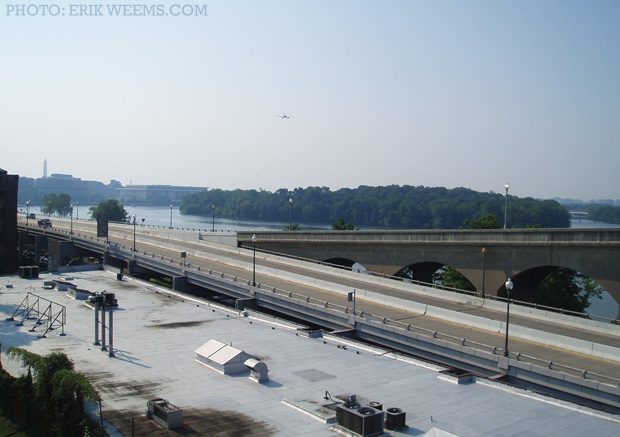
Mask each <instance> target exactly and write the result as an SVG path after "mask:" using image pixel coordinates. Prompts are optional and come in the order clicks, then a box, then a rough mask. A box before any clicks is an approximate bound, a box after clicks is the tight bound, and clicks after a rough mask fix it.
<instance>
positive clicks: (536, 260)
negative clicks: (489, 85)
mask: <svg viewBox="0 0 620 437" xmlns="http://www.w3.org/2000/svg"><path fill="white" fill-rule="evenodd" d="M254 234H256V236H257V242H256V247H257V248H260V249H264V250H269V251H273V252H278V253H286V254H289V255H295V256H299V257H302V258H308V259H314V260H320V261H327V262H332V263H335V264H343V265H346V266H349V267H350V266H352V265H353V264H354V263H359V264H361V265H363V266H364V267H365V268H366V269H368V270H370V271H373V272H378V273H384V274H386V275H390V276H393V275H398V274H399V273H400V272H402V271H403V270H404V269H408V270H409V272H410V273H412V279H414V280H419V281H422V282H432V280H431V277H432V274H433V273H434V272H435V271H436V270H437V269H438V268H440V267H442V266H444V265H447V266H450V267H452V268H454V269H456V270H458V271H459V272H460V273H462V274H463V275H464V276H465V277H466V278H467V279H468V280H469V281H470V282H471V283H472V284H473V285H474V286H475V288H476V290H478V292H479V294H480V295H484V294H487V295H495V296H497V295H499V296H505V295H506V291H505V288H504V283H505V282H506V279H507V278H509V277H510V278H512V280H513V282H514V284H515V287H514V290H513V292H512V295H513V296H514V298H515V299H522V300H528V299H527V298H529V297H532V296H533V293H535V291H534V290H535V288H536V285H537V284H538V283H539V282H540V281H542V279H544V278H545V277H546V276H547V275H548V274H549V273H550V272H551V271H552V270H553V269H554V268H558V267H565V268H570V269H573V270H575V271H578V272H581V273H583V274H585V275H587V276H589V277H591V278H592V279H593V280H594V281H596V282H597V283H598V284H600V285H601V286H602V287H604V288H605V289H606V290H607V291H608V292H609V294H611V296H612V297H613V298H614V299H615V300H616V302H618V303H619V304H620V228H612V229H502V230H499V229H498V230H495V229H493V230H486V229H484V230H483V229H480V230H418V231H355V232H351V231H295V232H264V231H261V232H239V233H238V235H237V240H238V242H239V245H243V246H246V247H251V246H252V244H253V243H252V235H254ZM531 300H533V299H531Z"/></svg>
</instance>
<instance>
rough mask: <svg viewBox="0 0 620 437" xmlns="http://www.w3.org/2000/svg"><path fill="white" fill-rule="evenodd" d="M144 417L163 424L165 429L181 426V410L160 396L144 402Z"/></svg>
mask: <svg viewBox="0 0 620 437" xmlns="http://www.w3.org/2000/svg"><path fill="white" fill-rule="evenodd" d="M146 407H147V410H146V417H148V418H149V419H152V420H154V421H155V422H157V423H159V424H160V425H161V426H165V427H166V428H167V429H175V428H180V427H181V426H183V410H181V409H180V408H177V407H175V406H174V405H172V404H171V403H170V402H168V401H167V400H165V399H162V398H156V399H151V400H150V401H148V402H147V403H146Z"/></svg>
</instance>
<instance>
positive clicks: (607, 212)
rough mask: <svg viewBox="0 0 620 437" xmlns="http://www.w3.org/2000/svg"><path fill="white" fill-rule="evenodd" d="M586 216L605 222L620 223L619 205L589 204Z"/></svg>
mask: <svg viewBox="0 0 620 437" xmlns="http://www.w3.org/2000/svg"><path fill="white" fill-rule="evenodd" d="M587 212H588V218H589V219H592V220H596V221H599V222H605V223H614V224H617V225H618V224H620V207H617V206H609V205H591V206H588V207H587Z"/></svg>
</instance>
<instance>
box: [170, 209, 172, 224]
mask: <svg viewBox="0 0 620 437" xmlns="http://www.w3.org/2000/svg"><path fill="white" fill-rule="evenodd" d="M170 229H172V203H171V204H170Z"/></svg>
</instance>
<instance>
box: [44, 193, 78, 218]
mask: <svg viewBox="0 0 620 437" xmlns="http://www.w3.org/2000/svg"><path fill="white" fill-rule="evenodd" d="M41 212H43V214H47V215H52V214H57V215H59V216H61V217H64V216H68V215H70V214H71V196H69V195H68V194H66V193H60V194H55V193H51V194H46V195H45V197H43V206H42V207H41Z"/></svg>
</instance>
